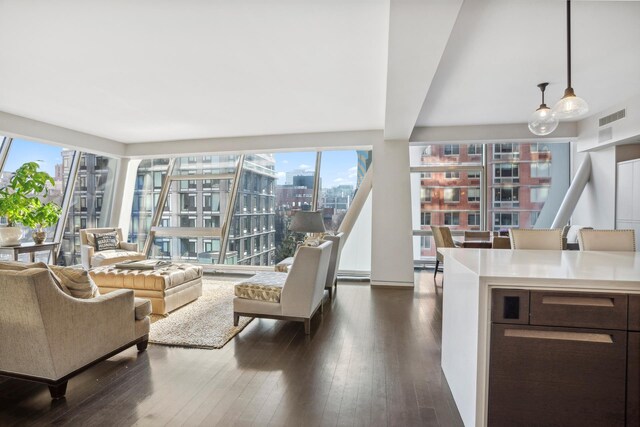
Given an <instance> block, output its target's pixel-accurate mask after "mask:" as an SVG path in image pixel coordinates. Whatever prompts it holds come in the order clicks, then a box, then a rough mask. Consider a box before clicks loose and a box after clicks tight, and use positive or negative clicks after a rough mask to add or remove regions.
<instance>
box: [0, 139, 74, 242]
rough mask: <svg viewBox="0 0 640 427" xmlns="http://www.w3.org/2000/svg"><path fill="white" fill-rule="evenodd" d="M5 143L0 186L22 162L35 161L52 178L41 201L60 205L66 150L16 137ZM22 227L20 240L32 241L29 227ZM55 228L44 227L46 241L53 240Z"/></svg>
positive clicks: (66, 177)
mask: <svg viewBox="0 0 640 427" xmlns="http://www.w3.org/2000/svg"><path fill="white" fill-rule="evenodd" d="M5 143H6V144H10V145H8V148H9V150H8V154H7V158H6V161H5V163H4V166H3V170H2V175H1V176H0V186H2V187H4V186H6V185H7V184H8V183H9V180H10V179H11V177H12V176H13V175H14V174H15V171H16V170H17V169H18V168H19V167H20V166H22V165H23V164H24V163H27V162H37V163H38V165H39V170H40V171H43V172H46V173H48V174H49V175H51V177H53V179H54V185H53V187H51V188H50V189H49V192H48V195H47V196H46V197H43V198H42V201H43V202H53V203H55V204H57V205H58V206H62V200H63V195H64V189H65V186H66V183H67V179H68V176H69V171H68V169H65V165H66V163H65V162H67V160H66V152H67V151H68V150H65V149H63V148H61V147H57V146H53V145H48V144H42V143H39V142H34V141H28V140H24V139H18V138H14V139H12V140H10V142H9V140H8V139H7V140H6V141H5ZM1 221H5V218H2V219H1ZM22 228H23V236H22V239H21V241H22V242H31V241H33V240H32V237H31V233H30V230H29V228H28V227H24V226H23V227H22ZM55 229H56V225H52V226H50V227H47V228H46V232H47V240H48V241H51V240H53V237H54V232H55Z"/></svg>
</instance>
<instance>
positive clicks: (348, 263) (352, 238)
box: [338, 192, 372, 275]
mask: <svg viewBox="0 0 640 427" xmlns="http://www.w3.org/2000/svg"><path fill="white" fill-rule="evenodd" d="M371 199H372V192H371V193H369V196H368V197H367V200H366V202H365V203H364V206H363V207H362V209H361V210H360V215H358V219H357V220H356V222H355V224H354V225H353V228H352V229H351V233H349V237H348V238H347V241H346V243H345V244H344V247H343V248H342V254H341V256H340V265H339V267H338V270H339V271H340V272H342V273H344V274H347V275H348V274H350V273H351V274H357V275H361V274H362V275H369V273H370V272H371V211H372V203H371Z"/></svg>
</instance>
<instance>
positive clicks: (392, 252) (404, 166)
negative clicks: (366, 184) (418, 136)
mask: <svg viewBox="0 0 640 427" xmlns="http://www.w3.org/2000/svg"><path fill="white" fill-rule="evenodd" d="M373 162H374V168H373V216H372V239H373V240H372V249H371V251H372V254H371V285H372V286H400V287H407V286H411V287H412V286H413V252H412V237H411V235H412V233H411V231H412V230H411V191H410V182H409V142H408V141H382V140H380V141H377V142H375V143H374V145H373ZM376 165H378V166H376Z"/></svg>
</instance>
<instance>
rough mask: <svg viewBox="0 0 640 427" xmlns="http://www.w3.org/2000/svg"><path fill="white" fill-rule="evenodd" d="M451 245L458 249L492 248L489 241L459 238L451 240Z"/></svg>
mask: <svg viewBox="0 0 640 427" xmlns="http://www.w3.org/2000/svg"><path fill="white" fill-rule="evenodd" d="M453 243H454V244H455V245H456V246H457V247H459V248H475V249H491V248H492V247H493V244H492V242H491V240H481V239H464V238H460V239H453Z"/></svg>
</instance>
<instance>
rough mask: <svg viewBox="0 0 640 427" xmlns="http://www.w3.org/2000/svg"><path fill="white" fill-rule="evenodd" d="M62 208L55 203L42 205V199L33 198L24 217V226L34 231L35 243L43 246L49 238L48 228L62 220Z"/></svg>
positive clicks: (32, 235)
mask: <svg viewBox="0 0 640 427" xmlns="http://www.w3.org/2000/svg"><path fill="white" fill-rule="evenodd" d="M61 211H62V209H61V208H60V206H58V205H56V204H55V203H53V202H49V203H42V202H41V201H40V199H37V198H32V199H31V206H30V208H29V211H28V212H27V213H26V214H25V215H24V216H23V217H22V220H21V221H22V224H24V225H26V226H27V227H29V228H31V229H33V230H34V232H33V233H32V234H31V237H32V238H33V241H34V242H35V243H37V244H41V243H42V242H44V240H45V239H46V238H47V232H46V231H44V229H45V228H46V227H50V226H52V225H54V224H56V223H57V222H58V218H60V212H61Z"/></svg>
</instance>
